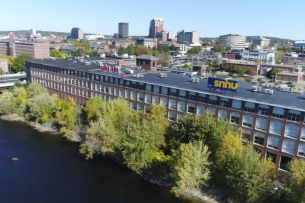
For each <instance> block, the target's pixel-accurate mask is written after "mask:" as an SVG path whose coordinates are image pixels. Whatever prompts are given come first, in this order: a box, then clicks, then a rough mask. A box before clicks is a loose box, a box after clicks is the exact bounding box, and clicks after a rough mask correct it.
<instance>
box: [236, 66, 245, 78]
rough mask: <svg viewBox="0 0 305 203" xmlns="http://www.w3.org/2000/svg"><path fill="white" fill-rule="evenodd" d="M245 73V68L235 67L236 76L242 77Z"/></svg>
mask: <svg viewBox="0 0 305 203" xmlns="http://www.w3.org/2000/svg"><path fill="white" fill-rule="evenodd" d="M246 72H247V68H246V67H245V66H244V67H237V69H236V74H237V75H241V76H243V75H245V74H246Z"/></svg>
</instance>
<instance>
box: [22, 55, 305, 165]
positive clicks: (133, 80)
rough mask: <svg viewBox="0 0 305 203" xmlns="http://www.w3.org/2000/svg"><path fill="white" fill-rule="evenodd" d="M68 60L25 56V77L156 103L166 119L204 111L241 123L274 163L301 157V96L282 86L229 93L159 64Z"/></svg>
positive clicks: (77, 96)
mask: <svg viewBox="0 0 305 203" xmlns="http://www.w3.org/2000/svg"><path fill="white" fill-rule="evenodd" d="M139 59H140V58H139ZM74 60H76V59H73V61H71V60H67V59H56V60H51V59H46V60H27V63H26V66H27V77H28V78H27V79H28V80H29V81H31V82H35V83H40V84H41V85H43V86H45V87H46V88H47V89H48V90H49V92H50V93H53V94H57V95H58V96H59V97H60V98H64V99H67V98H69V97H70V98H73V99H74V100H75V101H76V103H77V104H80V105H84V104H85V103H86V102H87V101H88V100H89V99H90V98H92V97H93V96H98V97H101V98H103V99H104V100H105V101H108V100H109V99H115V98H125V99H126V100H127V101H128V103H129V104H130V108H131V109H132V110H135V111H143V110H144V111H145V110H146V109H147V108H149V106H150V105H151V104H152V103H160V104H162V105H164V106H165V107H166V110H167V118H168V120H170V121H172V122H176V121H177V120H178V119H179V117H181V116H183V115H184V114H192V115H202V114H203V113H204V112H205V111H210V112H212V113H213V114H214V115H215V116H216V117H218V118H224V119H226V120H228V121H229V122H230V123H232V124H233V125H236V126H239V127H241V128H242V132H241V137H242V139H243V141H244V142H245V143H251V144H253V145H254V148H255V149H256V150H258V151H260V152H261V154H262V157H271V158H272V160H273V161H274V162H275V164H276V167H277V168H280V169H284V170H285V169H286V165H287V163H288V162H289V161H290V160H291V159H294V158H305V123H304V121H305V108H304V99H303V98H302V97H300V95H299V94H294V93H290V91H289V90H288V91H287V90H286V89H285V88H284V89H278V88H277V89H276V88H275V89H272V91H271V90H270V87H269V88H266V87H265V86H260V87H256V88H258V89H259V90H260V91H255V92H254V91H253V88H254V87H253V86H252V85H251V84H246V83H240V84H239V86H238V89H237V92H236V93H231V92H228V91H217V90H213V89H210V88H208V85H207V80H206V79H200V80H193V79H194V78H193V77H190V76H189V75H187V73H185V72H183V71H182V72H181V71H176V73H174V71H173V72H167V73H162V74H161V73H160V71H161V70H164V68H157V69H156V71H150V70H147V69H142V68H139V67H137V68H135V67H127V66H125V67H124V66H117V65H115V64H105V63H104V64H101V63H100V62H99V61H94V60H92V59H89V60H88V61H87V62H86V63H79V62H74ZM140 63H141V62H140ZM177 73H179V74H177Z"/></svg>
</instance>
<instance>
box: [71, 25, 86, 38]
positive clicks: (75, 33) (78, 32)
mask: <svg viewBox="0 0 305 203" xmlns="http://www.w3.org/2000/svg"><path fill="white" fill-rule="evenodd" d="M83 38H84V33H83V30H82V29H80V28H79V27H74V28H72V30H71V39H83Z"/></svg>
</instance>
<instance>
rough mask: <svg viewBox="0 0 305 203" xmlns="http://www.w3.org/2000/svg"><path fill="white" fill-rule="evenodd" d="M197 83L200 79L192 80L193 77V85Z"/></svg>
mask: <svg viewBox="0 0 305 203" xmlns="http://www.w3.org/2000/svg"><path fill="white" fill-rule="evenodd" d="M199 81H200V78H194V77H193V78H192V82H193V83H199Z"/></svg>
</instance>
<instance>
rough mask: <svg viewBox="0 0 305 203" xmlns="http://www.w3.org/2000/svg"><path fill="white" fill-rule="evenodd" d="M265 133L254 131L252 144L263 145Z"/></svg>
mask: <svg viewBox="0 0 305 203" xmlns="http://www.w3.org/2000/svg"><path fill="white" fill-rule="evenodd" d="M264 141H265V135H263V134H261V133H254V144H258V145H262V146H264Z"/></svg>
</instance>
